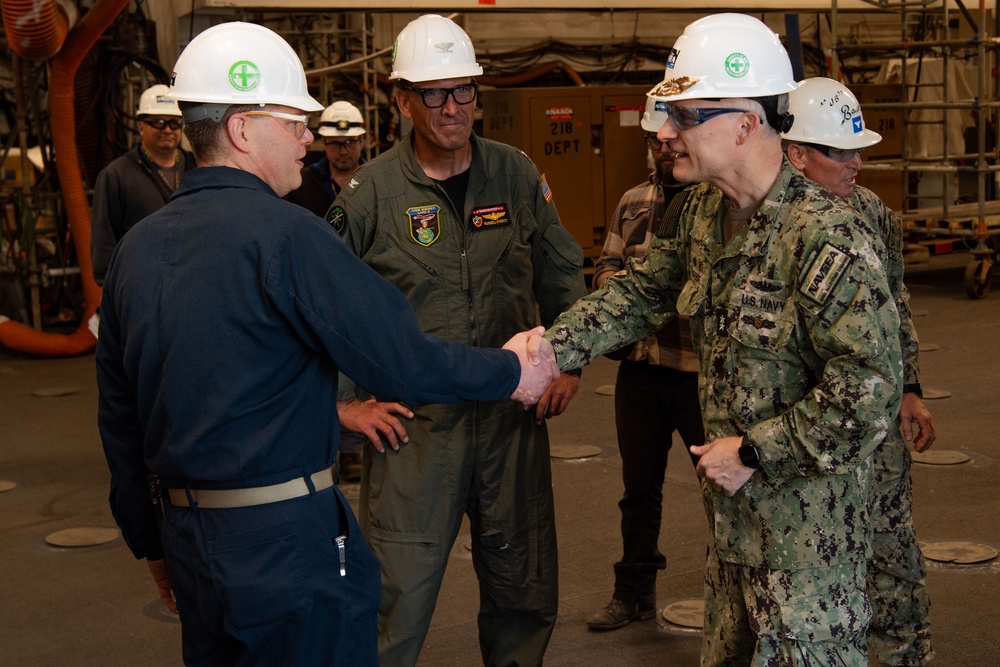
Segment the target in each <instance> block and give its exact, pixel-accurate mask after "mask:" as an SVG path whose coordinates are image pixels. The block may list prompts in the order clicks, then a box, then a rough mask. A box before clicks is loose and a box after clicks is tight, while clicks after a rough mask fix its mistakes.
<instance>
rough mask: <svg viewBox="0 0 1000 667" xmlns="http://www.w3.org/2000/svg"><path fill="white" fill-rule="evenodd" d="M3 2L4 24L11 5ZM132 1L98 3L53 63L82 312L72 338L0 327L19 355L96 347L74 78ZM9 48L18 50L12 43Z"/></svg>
mask: <svg viewBox="0 0 1000 667" xmlns="http://www.w3.org/2000/svg"><path fill="white" fill-rule="evenodd" d="M9 1H10V0H0V5H2V7H3V11H4V17H5V23H6V20H7V18H6V15H7V4H6V3H7V2H9ZM128 2H129V0H97V2H96V3H94V6H93V7H92V8H91V9H90V11H88V12H87V13H86V14H85V15H84V16H83V18H82V19H80V21H79V23H77V24H76V26H74V27H73V29H72V30H70V31H69V33H68V35H67V36H66V41H65V43H64V44H63V46H62V48H61V49H60V50H59V53H58V55H56V57H55V59H54V60H53V61H52V71H51V77H50V86H51V92H50V94H49V119H50V120H49V122H50V124H51V125H52V146H53V148H54V149H55V154H56V170H57V171H58V172H59V183H60V186H61V188H62V194H63V202H64V204H65V207H66V214H67V217H68V218H69V229H70V233H71V234H72V235H73V246H74V247H75V248H76V254H77V260H78V262H79V265H80V279H81V280H82V281H83V297H84V310H83V318H82V320H81V322H80V326H79V328H77V330H76V331H74V332H73V333H71V334H68V335H63V334H52V333H45V332H41V331H36V330H34V329H32V328H31V327H29V326H26V325H24V324H21V323H20V322H13V321H7V322H0V344H3V345H4V346H6V347H8V348H10V349H12V350H19V351H21V352H28V353H31V354H36V355H40V356H49V357H55V356H72V355H75V354H83V353H84V352H89V351H90V350H92V349H93V348H94V345H95V344H96V343H97V339H96V338H94V335H93V334H92V333H90V329H89V320H90V318H91V317H92V316H93V315H94V313H96V312H97V307H98V306H99V305H100V303H101V288H100V287H99V286H98V285H97V283H96V282H94V271H93V267H92V265H91V263H90V205H89V203H88V202H87V194H86V192H85V191H84V188H83V174H82V172H81V170H80V162H79V158H78V156H77V151H76V116H75V114H74V110H73V95H74V90H73V79H74V77H75V76H76V72H77V70H78V69H79V68H80V63H81V62H83V59H84V57H85V56H86V55H87V53H89V52H90V49H91V48H92V47H93V46H94V44H95V43H96V42H97V40H98V39H100V37H101V35H102V34H103V33H104V31H105V30H107V28H108V26H110V25H111V24H112V23H113V22H114V20H115V18H116V17H117V16H118V14H120V13H121V11H122V10H123V9H124V8H125V7H127V6H128ZM11 48H14V45H13V42H12V43H11Z"/></svg>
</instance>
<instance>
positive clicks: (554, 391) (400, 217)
mask: <svg viewBox="0 0 1000 667" xmlns="http://www.w3.org/2000/svg"><path fill="white" fill-rule="evenodd" d="M479 74H482V68H481V67H480V66H479V65H478V63H476V61H475V52H474V50H473V47H472V43H471V42H470V40H469V37H468V35H466V34H465V31H464V30H462V29H461V28H460V27H459V26H458V25H456V24H455V23H454V22H453V21H451V20H449V19H446V18H443V17H440V16H434V15H425V16H421V17H419V18H417V19H416V20H414V21H412V22H411V23H410V24H409V25H407V26H406V27H405V28H404V29H403V30H402V31H401V32H400V34H399V36H398V37H397V39H396V46H395V50H394V55H393V72H392V74H391V75H390V78H392V79H394V80H396V81H397V84H398V88H397V91H396V103H397V104H398V106H399V108H400V111H401V113H402V114H403V115H404V116H406V117H407V118H409V119H411V120H412V121H413V131H412V132H410V133H409V134H408V135H407V136H406V137H404V138H403V140H402V142H401V143H400V144H399V145H397V146H395V147H394V148H392V149H391V150H389V151H387V152H385V153H383V154H382V155H380V156H379V157H378V158H376V159H374V160H372V161H371V162H369V163H368V164H366V165H364V166H363V167H361V169H359V170H358V171H357V172H356V173H355V175H354V180H353V182H352V183H349V184H348V185H347V187H345V188H344V190H343V192H342V193H341V194H340V196H339V197H338V198H337V200H336V201H335V202H334V203H333V207H332V208H331V209H330V212H329V215H328V220H329V221H330V222H331V224H333V226H334V228H336V229H338V230H340V231H341V233H342V235H343V238H344V241H345V242H346V243H347V245H348V246H349V247H350V248H351V249H352V250H353V251H354V252H355V253H356V254H357V255H358V256H359V257H361V258H362V259H363V260H364V261H365V262H366V263H367V264H368V265H369V266H371V267H372V268H373V269H374V270H375V271H376V272H377V273H379V274H381V275H382V276H383V277H385V278H386V279H387V280H388V281H389V282H391V283H393V284H394V285H396V287H398V288H399V289H400V290H401V291H402V292H403V294H404V295H405V296H406V297H407V298H408V299H409V300H410V303H411V304H412V305H413V308H414V310H415V311H416V312H417V317H418V319H419V321H420V324H421V326H422V327H423V329H424V331H425V332H427V333H430V334H434V335H436V336H439V337H441V338H447V339H452V340H458V341H462V342H465V343H468V344H471V345H475V346H480V345H492V344H493V341H495V340H499V338H503V341H506V340H507V339H508V338H510V335H507V332H510V333H511V334H513V333H514V332H516V331H519V330H522V329H525V328H530V327H532V326H534V324H535V323H536V318H537V317H538V315H537V314H536V311H537V313H540V315H541V320H542V323H543V324H545V325H548V324H551V323H552V321H553V320H554V319H555V317H556V315H558V314H559V313H560V312H562V311H563V310H564V309H565V308H567V307H568V306H570V305H571V304H572V303H573V302H574V301H576V300H577V299H578V298H580V297H581V296H583V295H584V294H585V293H586V289H585V286H584V281H583V273H582V265H583V253H582V251H581V250H580V246H579V245H578V244H577V243H576V241H575V240H574V239H573V237H572V236H571V235H570V234H569V232H568V231H567V230H566V228H565V227H563V226H562V224H561V223H560V222H559V216H558V214H557V212H556V208H555V204H554V203H553V202H552V193H551V191H550V190H549V188H548V186H547V185H546V183H545V180H544V178H543V177H542V176H541V175H540V174H539V173H538V170H537V169H536V168H535V166H534V165H533V164H532V163H531V160H529V159H528V157H527V156H525V155H524V153H522V152H520V151H518V150H516V149H515V148H512V147H510V146H506V145H503V144H500V143H497V142H494V141H489V140H486V139H481V138H479V137H477V136H475V135H474V134H473V133H472V120H473V111H474V109H475V104H474V102H475V99H476V93H477V86H476V83H475V81H474V79H473V77H475V76H477V75H479ZM503 341H501V342H503ZM578 383H579V379H578V376H574V375H569V374H564V375H562V376H561V377H560V378H559V379H558V380H556V381H555V382H553V384H552V386H551V387H550V388H549V390H548V391H547V392H546V393H545V395H543V396H542V398H541V400H540V401H539V403H538V404H537V406H536V408H535V409H534V410H533V411H531V412H527V413H526V412H524V411H522V410H520V409H519V408H517V407H515V408H513V409H511V408H509V407H508V406H506V405H503V404H500V403H483V402H476V403H471V402H470V403H464V404H461V405H456V406H448V407H441V406H434V407H425V408H420V409H417V410H414V413H415V416H414V418H413V419H412V420H410V421H407V422H406V424H405V425H406V431H407V433H408V436H409V444H408V445H407V446H406V447H403V448H401V449H400V450H399V451H392V452H386V454H385V455H375V454H374V453H373V451H372V448H370V447H366V449H365V451H364V453H363V458H362V481H361V499H360V514H361V525H362V526H363V528H364V530H365V536H366V538H367V539H368V542H369V544H370V545H371V547H372V549H373V551H374V552H375V555H376V556H377V557H378V560H379V562H380V564H381V567H382V603H381V608H380V610H379V656H380V660H381V661H382V663H383V664H386V665H393V667H400V666H404V667H405V666H407V665H414V664H415V663H416V661H417V658H418V656H419V654H420V649H421V647H422V645H423V642H424V637H425V636H426V634H427V629H428V627H429V625H430V620H431V615H432V613H433V611H434V605H435V602H436V600H437V595H438V590H439V588H440V585H441V579H442V577H443V575H444V571H445V566H446V564H447V562H448V555H449V552H450V550H451V547H452V545H453V544H454V542H455V538H456V535H457V534H458V531H459V528H460V527H461V523H462V517H463V515H467V516H468V517H469V521H470V525H471V531H472V557H473V565H474V566H475V569H476V574H477V575H478V577H479V588H480V610H479V618H478V620H479V641H480V648H481V652H482V658H483V662H484V663H485V664H487V665H513V664H518V665H540V664H542V659H543V656H544V653H545V649H546V647H547V645H548V641H549V637H550V636H551V634H552V629H553V627H554V625H555V619H556V614H557V607H558V586H557V562H556V558H557V555H556V536H555V518H554V510H553V504H552V480H551V469H550V463H549V444H548V435H547V431H546V428H545V424H544V421H545V418H546V417H550V416H553V415H557V414H559V413H561V412H562V411H563V410H564V409H565V408H566V405H567V404H568V403H569V401H570V399H571V398H572V397H573V395H574V394H575V393H576V389H577V385H578Z"/></svg>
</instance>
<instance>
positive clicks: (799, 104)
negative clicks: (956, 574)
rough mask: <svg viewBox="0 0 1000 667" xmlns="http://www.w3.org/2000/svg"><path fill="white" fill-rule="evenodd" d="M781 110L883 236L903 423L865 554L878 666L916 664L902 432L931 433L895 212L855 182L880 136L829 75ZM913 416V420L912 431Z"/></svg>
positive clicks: (892, 442)
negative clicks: (791, 118) (893, 302)
mask: <svg viewBox="0 0 1000 667" xmlns="http://www.w3.org/2000/svg"><path fill="white" fill-rule="evenodd" d="M788 110H789V112H790V113H791V114H792V115H793V116H794V118H795V122H794V123H793V124H792V128H791V129H790V130H789V131H788V132H786V133H785V134H784V139H785V151H786V153H787V155H788V160H789V161H790V162H791V163H792V164H793V165H795V167H796V168H797V169H799V170H800V171H801V172H802V173H803V174H805V175H806V176H807V177H809V178H810V179H812V180H814V181H816V182H817V183H819V184H820V185H822V186H823V187H825V188H826V189H827V190H829V191H830V192H832V193H834V194H836V195H838V196H840V197H843V198H845V199H847V200H848V201H850V203H851V206H852V207H853V208H854V210H855V211H857V212H858V214H859V215H860V216H861V217H862V218H863V219H864V220H865V221H866V222H867V223H868V226H869V229H870V230H871V231H872V232H873V233H875V234H878V235H879V237H880V238H881V239H882V240H883V242H884V243H885V246H886V251H887V253H886V256H884V257H883V265H884V266H885V271H886V276H887V278H888V280H889V288H890V289H891V290H892V294H893V297H894V298H895V300H896V309H897V311H898V312H899V323H900V328H899V344H900V349H901V351H902V354H903V399H902V404H901V407H900V411H899V420H900V425H901V427H902V428H901V430H900V429H896V428H892V429H889V434H888V437H887V438H886V441H885V443H884V444H883V445H882V446H880V447H879V448H878V449H877V450H876V453H875V460H874V466H875V468H874V470H875V486H874V494H873V496H872V507H871V512H872V523H873V528H874V539H873V542H872V547H873V549H872V551H873V555H872V558H871V559H870V560H869V561H868V596H869V598H870V600H871V604H872V622H871V627H870V628H869V630H868V637H869V640H870V641H871V645H872V652H873V653H874V654H875V656H876V657H877V658H878V660H879V663H881V664H882V665H883V666H884V667H890V666H891V667H899V666H901V667H919V666H922V665H926V664H928V663H929V662H930V661H931V660H932V659H933V657H934V651H933V649H932V648H931V639H930V622H929V620H928V614H929V612H930V596H929V595H928V593H927V584H926V578H927V572H926V570H925V568H924V563H923V559H922V557H921V553H920V547H919V546H918V544H917V536H916V531H915V530H914V528H913V488H912V486H911V483H910V452H909V450H908V449H907V448H906V442H912V443H913V446H914V448H915V449H916V450H917V451H924V450H926V449H927V448H928V447H930V446H931V444H932V443H933V442H934V425H933V423H932V421H931V414H930V411H929V410H928V409H927V408H926V406H924V403H923V401H922V400H921V390H920V374H919V366H918V342H917V335H916V331H915V330H914V328H913V320H912V319H911V317H910V305H909V293H908V292H907V290H906V286H905V285H904V284H903V254H902V251H903V240H902V221H901V220H900V219H899V216H898V215H896V214H895V213H894V212H893V211H891V210H890V209H889V208H888V207H887V206H886V205H885V203H883V201H882V200H881V199H879V198H878V196H877V195H876V194H875V193H874V192H872V191H871V190H869V189H867V188H864V187H861V186H859V185H857V184H856V183H855V176H857V173H858V172H859V171H860V170H861V151H862V149H864V148H867V147H869V146H874V145H875V144H877V143H879V142H880V141H882V136H881V135H880V134H878V133H877V132H874V131H872V130H870V129H868V128H867V127H866V126H865V121H864V117H863V116H862V114H861V105H860V103H859V102H858V99H857V97H855V96H854V93H852V92H851V91H850V90H849V89H848V88H847V87H846V86H844V84H842V83H840V82H839V81H835V80H833V79H827V78H823V77H816V78H812V79H806V80H805V81H802V82H800V83H799V87H798V88H797V89H795V90H794V91H792V92H791V93H790V94H789V105H788ZM914 424H916V425H917V426H918V427H919V428H918V430H916V431H915V429H914V428H913V425H914Z"/></svg>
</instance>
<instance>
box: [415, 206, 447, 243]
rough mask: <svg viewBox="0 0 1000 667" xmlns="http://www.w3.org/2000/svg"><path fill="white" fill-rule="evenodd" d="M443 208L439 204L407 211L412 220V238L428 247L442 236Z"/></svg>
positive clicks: (416, 207)
mask: <svg viewBox="0 0 1000 667" xmlns="http://www.w3.org/2000/svg"><path fill="white" fill-rule="evenodd" d="M440 213H441V207H440V206H438V205H437V204H425V205H424V206H411V207H410V208H408V209H406V215H407V216H409V218H410V238H411V239H413V240H414V241H415V242H416V243H418V244H419V245H422V246H424V247H427V246H429V245H431V244H432V243H434V242H435V241H437V240H438V238H440V236H441V216H440V215H439V214H440Z"/></svg>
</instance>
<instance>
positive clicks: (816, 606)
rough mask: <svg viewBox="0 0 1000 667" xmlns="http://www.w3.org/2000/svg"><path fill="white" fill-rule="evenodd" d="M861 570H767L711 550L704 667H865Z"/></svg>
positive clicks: (851, 565) (847, 567) (860, 566)
mask: <svg viewBox="0 0 1000 667" xmlns="http://www.w3.org/2000/svg"><path fill="white" fill-rule="evenodd" d="M870 613H871V610H870V608H869V606H868V601H867V599H866V598H865V565H864V561H862V562H860V563H848V564H842V565H833V566H830V567H823V568H808V569H802V570H771V569H768V568H762V567H747V566H744V565H737V564H734V563H726V562H720V561H719V559H718V557H717V555H716V553H715V549H714V547H709V557H708V562H707V564H706V572H705V628H704V638H703V641H702V646H701V665H702V667H867V665H868V649H867V645H866V643H865V629H866V627H867V625H868V621H869V617H870Z"/></svg>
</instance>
